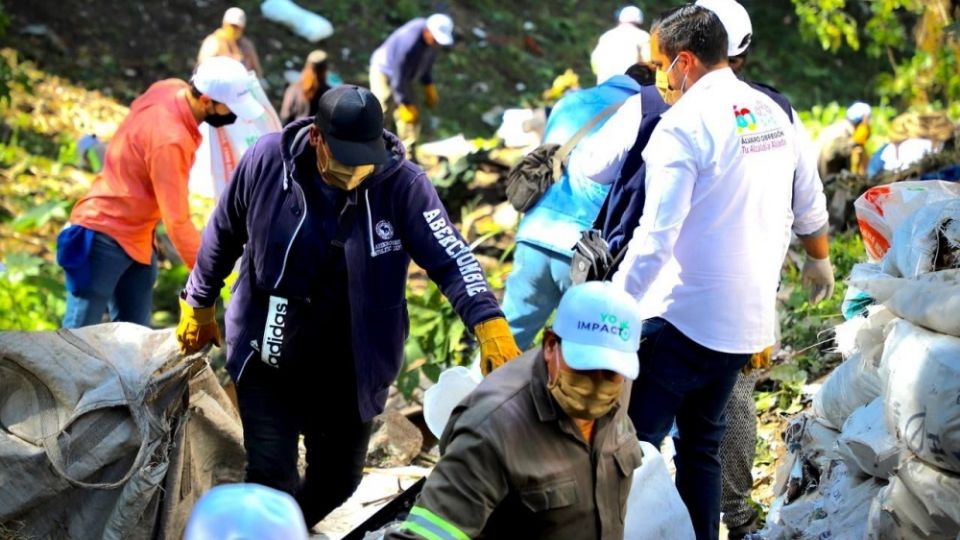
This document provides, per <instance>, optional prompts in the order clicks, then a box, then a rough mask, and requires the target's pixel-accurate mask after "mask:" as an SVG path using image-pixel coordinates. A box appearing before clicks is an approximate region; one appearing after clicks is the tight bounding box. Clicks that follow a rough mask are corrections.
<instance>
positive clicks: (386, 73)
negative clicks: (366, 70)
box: [370, 13, 453, 158]
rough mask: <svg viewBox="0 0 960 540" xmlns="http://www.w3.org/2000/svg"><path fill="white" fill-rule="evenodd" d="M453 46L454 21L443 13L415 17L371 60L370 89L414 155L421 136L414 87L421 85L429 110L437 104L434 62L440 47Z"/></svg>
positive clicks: (410, 152)
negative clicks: (417, 84)
mask: <svg viewBox="0 0 960 540" xmlns="http://www.w3.org/2000/svg"><path fill="white" fill-rule="evenodd" d="M452 44H453V20H452V19H450V17H448V16H447V15H444V14H442V13H434V14H433V15H431V16H429V17H427V18H425V19H424V18H422V17H419V18H416V19H413V20H411V21H410V22H408V23H406V24H404V25H403V26H401V27H400V28H397V29H396V30H394V31H393V33H392V34H390V37H388V38H387V40H386V41H384V42H383V44H382V45H380V47H378V48H377V50H376V51H374V52H373V56H371V57H370V90H371V91H372V92H373V95H375V96H377V99H379V100H380V103H381V104H382V105H383V111H384V117H385V118H393V120H394V122H395V123H396V134H397V136H398V137H399V138H400V141H401V142H403V145H404V146H405V147H406V148H407V157H408V158H411V157H412V156H414V155H415V153H416V149H415V148H414V144H415V143H416V142H417V138H418V137H419V135H420V111H419V110H418V109H417V105H416V103H415V102H414V92H413V84H414V82H419V83H420V84H421V85H423V101H424V104H426V106H427V107H430V108H431V109H432V108H433V107H436V105H437V103H439V101H440V95H439V94H438V93H437V87H436V85H435V84H433V73H432V70H433V62H434V60H436V59H437V54H438V53H439V51H440V47H447V46H450V45H452Z"/></svg>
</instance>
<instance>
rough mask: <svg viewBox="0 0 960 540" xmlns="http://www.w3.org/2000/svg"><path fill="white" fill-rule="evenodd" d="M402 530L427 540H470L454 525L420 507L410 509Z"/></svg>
mask: <svg viewBox="0 0 960 540" xmlns="http://www.w3.org/2000/svg"><path fill="white" fill-rule="evenodd" d="M403 528H405V529H408V530H410V532H413V533H416V534H418V535H420V536H422V537H424V538H426V539H427V540H470V537H469V536H467V535H466V534H463V531H461V530H460V529H458V528H457V527H456V526H455V525H453V524H452V523H450V522H449V521H447V520H445V519H443V518H442V517H440V516H438V515H436V514H434V513H433V512H431V511H430V510H427V509H426V508H423V507H422V506H414V507H413V508H411V509H410V515H408V516H407V519H406V521H404V522H403Z"/></svg>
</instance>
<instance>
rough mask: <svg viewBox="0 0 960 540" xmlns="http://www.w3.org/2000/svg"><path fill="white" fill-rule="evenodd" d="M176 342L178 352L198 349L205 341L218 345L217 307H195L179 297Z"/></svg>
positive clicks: (191, 351)
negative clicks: (178, 347)
mask: <svg viewBox="0 0 960 540" xmlns="http://www.w3.org/2000/svg"><path fill="white" fill-rule="evenodd" d="M177 342H178V343H180V354H191V353H195V352H197V351H199V350H200V349H202V348H203V347H204V346H206V344H207V343H213V344H214V345H216V346H217V347H219V346H220V327H219V326H218V325H217V308H216V306H210V307H205V308H195V307H193V306H191V305H190V304H188V303H187V301H186V300H184V299H183V298H181V299H180V323H179V324H177Z"/></svg>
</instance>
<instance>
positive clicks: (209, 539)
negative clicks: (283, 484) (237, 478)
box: [183, 484, 307, 540]
mask: <svg viewBox="0 0 960 540" xmlns="http://www.w3.org/2000/svg"><path fill="white" fill-rule="evenodd" d="M183 538H184V540H307V525H306V523H304V521H303V514H302V513H301V512H300V506H299V505H297V501H295V500H294V499H293V497H291V496H290V495H288V494H286V493H284V492H282V491H277V490H275V489H272V488H268V487H266V486H261V485H259V484H225V485H221V486H217V487H215V488H213V489H211V490H210V491H208V492H207V493H206V494H205V495H204V496H203V497H201V498H200V500H199V501H197V504H196V505H195V506H194V507H193V511H192V512H191V514H190V520H189V521H188V522H187V530H186V532H185V533H184V536H183Z"/></svg>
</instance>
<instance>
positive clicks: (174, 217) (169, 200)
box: [150, 143, 200, 270]
mask: <svg viewBox="0 0 960 540" xmlns="http://www.w3.org/2000/svg"><path fill="white" fill-rule="evenodd" d="M193 157H194V156H193V154H192V153H189V154H188V153H187V151H186V149H185V148H184V147H183V146H182V145H180V144H176V143H165V144H161V145H160V146H158V147H156V148H154V149H153V150H152V152H151V154H150V181H151V182H153V192H154V193H155V194H156V197H157V205H158V206H159V207H160V217H161V219H163V224H164V225H165V226H166V228H167V235H168V236H170V241H171V242H173V247H175V248H177V253H178V254H180V258H181V259H183V262H184V263H185V264H186V265H187V268H190V269H191V270H192V269H193V264H194V263H195V262H196V260H197V251H199V250H200V232H199V231H197V228H196V227H195V226H194V225H193V222H192V221H190V203H189V200H188V184H189V180H190V167H191V166H192V165H193Z"/></svg>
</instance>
